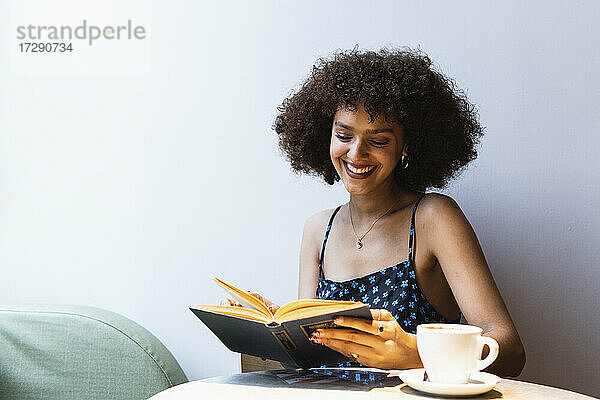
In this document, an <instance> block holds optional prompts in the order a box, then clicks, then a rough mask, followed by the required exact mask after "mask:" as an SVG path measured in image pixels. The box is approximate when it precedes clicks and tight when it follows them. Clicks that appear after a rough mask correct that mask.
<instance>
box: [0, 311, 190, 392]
mask: <svg viewBox="0 0 600 400" xmlns="http://www.w3.org/2000/svg"><path fill="white" fill-rule="evenodd" d="M183 382H187V378H186V376H185V374H184V373H183V371H182V369H181V367H180V366H179V364H178V363H177V361H176V360H175V358H174V357H173V355H172V354H171V353H170V352H169V350H167V348H166V347H165V346H164V345H163V344H162V343H161V342H160V341H159V340H158V339H157V338H156V337H155V336H153V335H152V334H151V333H150V332H148V331H147V330H146V329H144V328H142V327H141V326H139V325H138V324H136V323H135V322H133V321H131V320H130V319H127V318H125V317H123V316H121V315H118V314H115V313H113V312H110V311H106V310H102V309H98V308H93V307H84V306H49V305H27V306H25V305H0V399H19V400H28V399H51V400H53V399H56V400H59V399H60V400H70V399H78V400H81V399H86V400H94V399H102V400H105V399H106V400H108V399H111V400H118V399H127V400H134V399H147V398H149V397H151V396H152V395H154V394H155V393H158V392H160V391H161V390H164V389H167V388H170V387H172V386H175V385H178V384H180V383H183Z"/></svg>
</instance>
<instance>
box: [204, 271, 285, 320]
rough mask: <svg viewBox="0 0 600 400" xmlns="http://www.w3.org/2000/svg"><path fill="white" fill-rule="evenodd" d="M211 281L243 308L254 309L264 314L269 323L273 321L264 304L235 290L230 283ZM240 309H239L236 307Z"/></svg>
mask: <svg viewBox="0 0 600 400" xmlns="http://www.w3.org/2000/svg"><path fill="white" fill-rule="evenodd" d="M213 281H215V282H216V283H217V285H219V286H221V287H222V288H223V289H225V291H226V292H227V293H229V294H230V295H231V296H232V297H233V298H234V299H235V300H237V301H239V302H240V303H241V304H242V305H243V306H244V307H247V308H251V309H254V310H256V311H259V312H261V313H263V314H264V317H265V318H266V319H268V320H269V321H272V320H273V313H272V312H271V310H269V307H267V306H266V304H265V303H263V302H262V301H260V300H259V299H257V298H256V297H254V296H253V295H251V294H250V293H248V292H244V291H243V290H241V289H238V288H236V287H235V286H233V285H232V284H230V283H227V282H225V281H222V280H221V279H219V278H216V277H215V278H213ZM238 308H241V307H238Z"/></svg>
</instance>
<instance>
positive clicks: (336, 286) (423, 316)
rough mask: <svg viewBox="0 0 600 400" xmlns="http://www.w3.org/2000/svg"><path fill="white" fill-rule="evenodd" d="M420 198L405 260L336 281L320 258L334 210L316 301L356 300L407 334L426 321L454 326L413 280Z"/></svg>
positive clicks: (412, 221)
mask: <svg viewBox="0 0 600 400" xmlns="http://www.w3.org/2000/svg"><path fill="white" fill-rule="evenodd" d="M423 197H424V195H423V196H421V198H419V200H417V202H416V203H415V207H414V208H413V211H412V217H411V220H410V237H409V241H408V260H406V261H404V262H401V263H399V264H396V265H391V266H389V267H387V268H384V269H382V270H380V271H377V272H373V273H372V274H368V275H365V276H361V277H358V278H354V279H350V280H347V281H342V282H337V281H333V280H331V279H326V278H325V273H324V271H323V261H324V260H323V258H324V254H325V245H326V243H327V237H328V236H329V231H330V230H331V224H332V223H333V219H334V218H335V215H336V214H337V212H338V211H339V209H340V208H341V207H342V206H339V207H338V208H336V209H335V211H334V212H333V214H332V215H331V218H330V220H329V224H328V225H327V230H326V232H325V239H324V240H323V247H322V249H321V257H320V259H319V284H318V286H317V293H316V297H317V298H318V299H331V300H351V301H360V302H362V303H364V304H367V305H368V306H369V307H370V308H372V309H375V308H384V309H386V310H388V311H389V312H390V313H391V314H392V315H393V316H394V318H396V320H397V321H398V323H399V324H400V326H401V327H402V328H403V329H404V330H405V331H406V332H410V333H416V331H417V325H419V324H423V323H430V322H448V323H457V322H458V321H459V320H460V316H459V319H457V320H448V319H446V318H444V317H443V316H442V315H441V314H439V313H438V312H437V311H436V310H435V309H434V308H433V306H432V305H431V304H430V303H429V301H428V300H427V298H426V297H425V295H424V294H423V292H422V291H421V289H420V288H419V285H418V284H417V279H416V277H415V269H414V254H413V244H414V232H415V212H416V210H417V206H418V205H419V202H420V201H421V199H423Z"/></svg>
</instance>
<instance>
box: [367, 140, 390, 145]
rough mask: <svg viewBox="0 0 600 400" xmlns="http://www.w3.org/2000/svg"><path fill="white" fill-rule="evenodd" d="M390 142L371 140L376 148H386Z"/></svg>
mask: <svg viewBox="0 0 600 400" xmlns="http://www.w3.org/2000/svg"><path fill="white" fill-rule="evenodd" d="M389 142H390V141H389V140H386V141H385V142H378V141H376V140H371V143H373V144H374V145H375V146H385V145H386V144H388V143H389Z"/></svg>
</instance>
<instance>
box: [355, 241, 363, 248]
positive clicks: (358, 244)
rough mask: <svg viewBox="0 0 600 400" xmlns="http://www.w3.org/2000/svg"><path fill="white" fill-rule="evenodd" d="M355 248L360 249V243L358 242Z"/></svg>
mask: <svg viewBox="0 0 600 400" xmlns="http://www.w3.org/2000/svg"><path fill="white" fill-rule="evenodd" d="M356 248H357V249H360V248H362V243H361V242H360V240H359V241H358V242H356Z"/></svg>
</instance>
